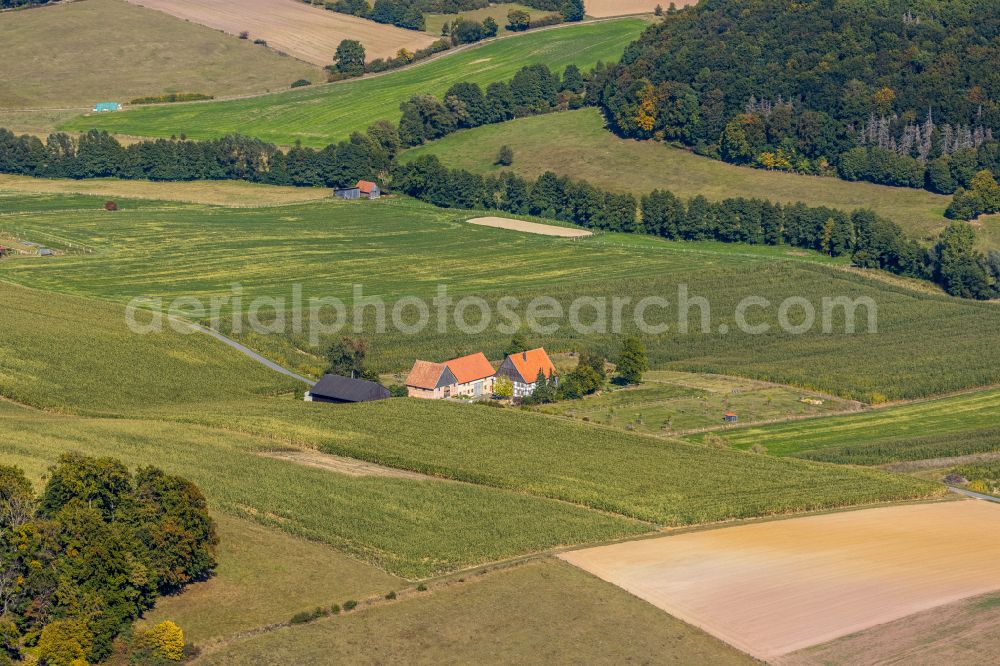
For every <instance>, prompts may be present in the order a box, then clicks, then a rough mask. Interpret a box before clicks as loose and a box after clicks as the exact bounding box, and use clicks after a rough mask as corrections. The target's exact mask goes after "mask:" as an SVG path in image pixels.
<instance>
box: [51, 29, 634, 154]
mask: <svg viewBox="0 0 1000 666" xmlns="http://www.w3.org/2000/svg"><path fill="white" fill-rule="evenodd" d="M647 25H648V23H646V22H645V21H643V20H641V19H622V20H616V21H606V22H601V23H589V24H583V25H574V26H569V27H565V28H558V29H554V30H540V31H536V32H529V33H526V34H523V35H517V36H515V37H510V38H505V39H500V40H496V41H491V42H487V43H485V44H483V45H481V46H478V47H475V48H469V49H466V50H464V51H461V52H459V53H453V54H449V55H447V56H444V57H441V58H436V59H433V60H430V61H428V62H427V63H426V64H421V65H417V66H414V67H409V68H407V69H405V70H401V71H395V72H390V73H387V74H385V75H381V76H375V77H371V78H365V79H361V80H358V81H347V82H343V83H336V84H332V85H323V86H311V87H308V88H299V89H295V90H291V91H287V92H283V93H278V94H273V95H266V96H262V97H252V98H247V99H237V100H228V101H219V102H209V103H197V104H171V105H166V106H160V107H149V108H143V109H134V110H130V111H127V112H124V113H109V114H103V115H85V116H80V117H78V118H75V119H73V120H71V121H69V122H66V123H63V124H62V125H61V126H60V129H63V130H69V131H86V130H89V129H92V128H97V129H102V130H107V131H108V132H111V133H113V134H125V135H129V136H151V137H169V136H172V135H181V134H185V135H186V136H187V137H188V138H191V139H211V138H216V137H220V136H224V135H226V134H234V133H240V134H245V135H249V136H253V137H256V138H259V139H264V140H266V141H270V142H272V143H276V144H278V145H285V146H290V145H293V144H294V143H295V142H296V141H301V143H302V145H306V146H316V147H322V146H325V145H327V144H329V143H333V142H335V141H339V140H341V139H346V138H347V137H348V136H350V134H351V132H355V131H362V132H363V131H364V130H365V128H367V127H368V126H369V125H371V124H372V123H374V122H375V121H377V120H383V119H385V120H391V121H394V122H395V121H398V120H399V118H400V116H401V112H400V110H399V105H400V103H402V102H405V101H406V100H408V99H409V98H410V97H411V96H413V95H416V94H423V93H429V94H433V95H436V96H438V97H440V96H441V95H443V94H444V92H445V91H446V90H447V89H448V88H449V87H451V85H453V84H455V83H458V82H462V81H469V82H475V83H480V84H483V85H486V84H488V83H492V82H494V81H501V80H506V79H509V78H510V77H511V76H512V75H513V74H514V73H515V72H516V71H517V70H518V69H520V68H521V67H524V66H525V65H531V64H534V63H543V64H545V65H547V66H548V67H549V68H551V69H552V70H554V71H560V72H561V71H562V69H564V68H565V67H566V66H567V65H569V64H571V63H573V64H576V65H577V66H579V67H580V68H581V69H588V68H590V67H592V66H593V65H594V64H596V63H597V62H599V61H603V62H613V61H616V60H618V58H619V57H620V56H621V54H622V52H623V51H624V50H625V47H626V46H627V45H628V44H629V43H630V42H632V41H633V40H634V39H635V38H636V37H638V36H639V34H640V33H641V32H642V30H643V29H644V28H645V27H646V26H647Z"/></svg>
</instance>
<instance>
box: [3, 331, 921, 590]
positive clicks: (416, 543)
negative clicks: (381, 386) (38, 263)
mask: <svg viewBox="0 0 1000 666" xmlns="http://www.w3.org/2000/svg"><path fill="white" fill-rule="evenodd" d="M52 342H54V341H52ZM95 370H96V369H95ZM113 379H114V378H113V377H108V376H104V381H105V382H106V383H107V384H108V386H109V388H110V387H111V386H113ZM241 404H246V403H241ZM287 404H289V405H296V406H297V405H298V404H304V403H293V402H292V401H291V400H289V401H287ZM260 408H261V409H262V410H263V411H266V412H268V413H278V414H280V413H281V411H282V406H281V405H279V404H274V403H267V402H265V403H263V404H261V407H260ZM171 413H172V414H175V415H176V414H179V413H183V411H182V410H180V409H178V408H173V409H171ZM3 423H4V426H5V428H4V429H5V433H4V438H3V440H2V441H0V458H2V459H3V460H4V461H5V463H6V464H12V465H18V466H20V467H22V468H24V469H26V470H28V471H29V472H30V473H32V475H33V476H35V477H37V476H38V475H40V474H41V473H42V472H43V471H44V470H45V469H46V468H47V467H48V465H50V464H52V463H54V462H55V460H56V459H57V458H58V456H59V455H60V454H62V453H66V452H70V451H82V452H85V453H88V454H90V455H100V456H114V457H116V458H119V459H121V460H122V461H124V462H125V463H126V464H128V465H129V466H130V467H136V466H139V465H149V464H155V465H157V466H160V467H162V468H163V469H165V470H166V471H168V472H170V473H173V474H180V475H182V476H184V477H186V478H189V479H191V480H192V481H194V482H195V483H196V484H198V486H199V487H200V488H201V489H202V490H203V492H204V493H205V496H206V497H207V498H208V501H209V505H210V506H211V507H212V509H213V510H215V511H221V512H223V513H227V514H229V515H232V516H236V517H239V518H246V519H251V520H256V521H258V522H260V523H262V524H264V525H268V526H271V527H274V528H278V529H281V530H284V531H286V532H288V533H290V534H294V535H297V536H301V537H305V538H307V539H310V540H313V541H318V542H321V543H325V544H328V545H330V546H333V547H334V548H336V549H338V550H340V551H341V552H343V553H345V554H347V555H350V556H352V557H354V558H357V559H359V560H362V561H365V562H369V563H371V564H374V565H376V566H378V567H380V568H382V569H385V570H386V571H389V572H391V573H394V574H397V575H400V576H404V577H407V578H423V577H426V576H429V575H433V574H437V573H441V572H446V571H450V570H453V569H456V568H461V567H464V566H471V565H475V564H479V563H484V562H490V561H495V560H502V559H506V558H509V557H514V556H517V555H521V554H524V553H528V552H534V551H537V550H544V549H546V548H550V547H555V546H560V545H569V544H575V543H585V542H588V541H603V540H607V539H614V538H619V537H623V536H627V535H631V534H639V533H642V532H646V531H648V530H649V527H648V526H647V525H643V524H640V523H636V522H633V521H630V520H627V519H626V518H623V517H614V516H608V515H604V514H600V513H597V512H595V511H591V510H588V509H584V508H580V507H575V506H570V505H568V504H565V503H560V502H556V501H552V500H547V499H544V498H542V497H537V496H530V495H526V494H522V493H512V492H507V491H503V490H497V489H493V488H486V487H482V486H476V485H471V484H459V483H450V482H446V481H413V480H407V479H399V478H384V477H375V476H371V477H351V476H346V475H341V474H335V473H332V472H328V471H325V470H322V469H316V468H312V467H306V466H304V465H299V464H296V463H292V462H286V461H282V460H276V459H273V458H269V457H265V456H261V455H256V454H257V453H260V452H262V451H267V450H271V449H273V448H275V447H276V446H278V447H280V444H279V443H277V442H276V441H275V440H276V439H280V438H281V437H282V436H283V435H284V433H281V432H280V431H272V432H269V433H267V436H266V437H253V436H250V435H241V434H235V433H227V432H224V431H220V430H218V429H212V428H206V427H201V426H194V425H183V424H179V423H176V422H164V421H154V420H148V419H146V420H130V419H121V418H119V419H93V418H82V417H74V416H55V415H47V414H39V413H38V412H34V411H31V410H24V413H23V414H21V415H13V416H6V415H5V416H4V419H3ZM897 490H899V489H897ZM914 490H917V491H920V490H924V489H923V487H919V486H918V487H910V488H909V491H910V492H911V493H912V492H913V491H914Z"/></svg>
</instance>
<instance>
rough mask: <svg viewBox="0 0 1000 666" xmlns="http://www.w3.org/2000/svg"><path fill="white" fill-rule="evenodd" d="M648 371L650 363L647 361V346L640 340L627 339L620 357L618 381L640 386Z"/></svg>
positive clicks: (624, 341)
mask: <svg viewBox="0 0 1000 666" xmlns="http://www.w3.org/2000/svg"><path fill="white" fill-rule="evenodd" d="M647 370H649V362H648V361H647V360H646V345H645V344H644V343H643V341H642V340H641V339H639V338H636V337H628V338H625V339H624V340H623V341H622V351H621V354H620V355H619V356H618V381H620V382H621V383H623V384H638V383H640V382H641V381H642V374H643V373H644V372H646V371H647Z"/></svg>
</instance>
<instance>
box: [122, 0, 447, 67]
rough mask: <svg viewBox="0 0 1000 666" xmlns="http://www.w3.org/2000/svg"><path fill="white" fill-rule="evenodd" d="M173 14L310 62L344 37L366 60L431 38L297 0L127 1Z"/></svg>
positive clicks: (325, 60) (329, 54) (320, 59)
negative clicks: (246, 36) (357, 45)
mask: <svg viewBox="0 0 1000 666" xmlns="http://www.w3.org/2000/svg"><path fill="white" fill-rule="evenodd" d="M128 1H129V2H131V3H133V4H136V5H141V6H143V7H148V8H149V9H156V10H159V11H161V12H164V13H167V14H170V15H171V16H176V17H177V18H180V19H184V20H186V21H191V22H192V23H199V24H201V25H205V26H208V27H210V28H215V29H216V30H222V31H223V32H228V33H229V34H231V35H238V34H239V33H241V32H243V31H244V30H245V31H247V32H249V33H250V39H263V40H265V41H267V45H268V46H269V47H271V48H272V49H275V50H278V51H283V52H284V53H287V54H288V55H290V56H293V57H295V58H298V59H299V60H304V61H306V62H310V63H313V64H314V65H319V66H321V67H322V66H323V65H329V64H331V63H332V62H333V54H334V52H335V51H336V50H337V45H338V44H340V41H341V40H343V39H356V40H358V41H360V42H361V43H362V44H364V46H365V52H366V55H367V57H368V59H369V60H373V59H375V58H386V57H391V56H394V55H396V52H397V51H398V50H399V49H401V48H404V47H405V48H407V49H409V50H410V51H415V50H417V49H420V48H423V47H425V46H427V45H429V44H430V43H431V42H433V41H434V38H433V37H431V36H430V35H428V34H425V33H422V32H417V31H415V30H404V29H403V28H397V27H395V26H391V25H381V24H379V23H375V22H374V21H367V20H365V19H360V18H357V17H355V16H347V15H346V14H340V13H337V12H330V11H326V10H325V9H322V8H320V7H313V6H312V5H308V4H306V3H304V2H300V1H299V0H128Z"/></svg>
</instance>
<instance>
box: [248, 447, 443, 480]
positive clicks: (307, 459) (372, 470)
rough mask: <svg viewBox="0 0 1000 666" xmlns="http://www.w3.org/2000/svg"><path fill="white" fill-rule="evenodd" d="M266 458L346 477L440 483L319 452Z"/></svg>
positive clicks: (400, 470) (404, 472) (277, 453)
mask: <svg viewBox="0 0 1000 666" xmlns="http://www.w3.org/2000/svg"><path fill="white" fill-rule="evenodd" d="M261 455H265V456H267V457H268V458H276V459H278V460H287V461H289V462H293V463H297V464H299V465H306V466H308V467H315V468H317V469H325V470H326V471H328V472H335V473H337V474H346V475H347V476H382V477H387V478H394V479H412V480H414V481H440V480H441V479H435V478H434V477H432V476H427V475H426V474H419V473H417V472H409V471H407V470H405V469H395V468H393V467H384V466H382V465H376V464H375V463H370V462H365V461H363V460H355V459H354V458H344V457H342V456H335V455H331V454H329V453H322V452H320V451H273V452H271V453H264V454H261Z"/></svg>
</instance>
